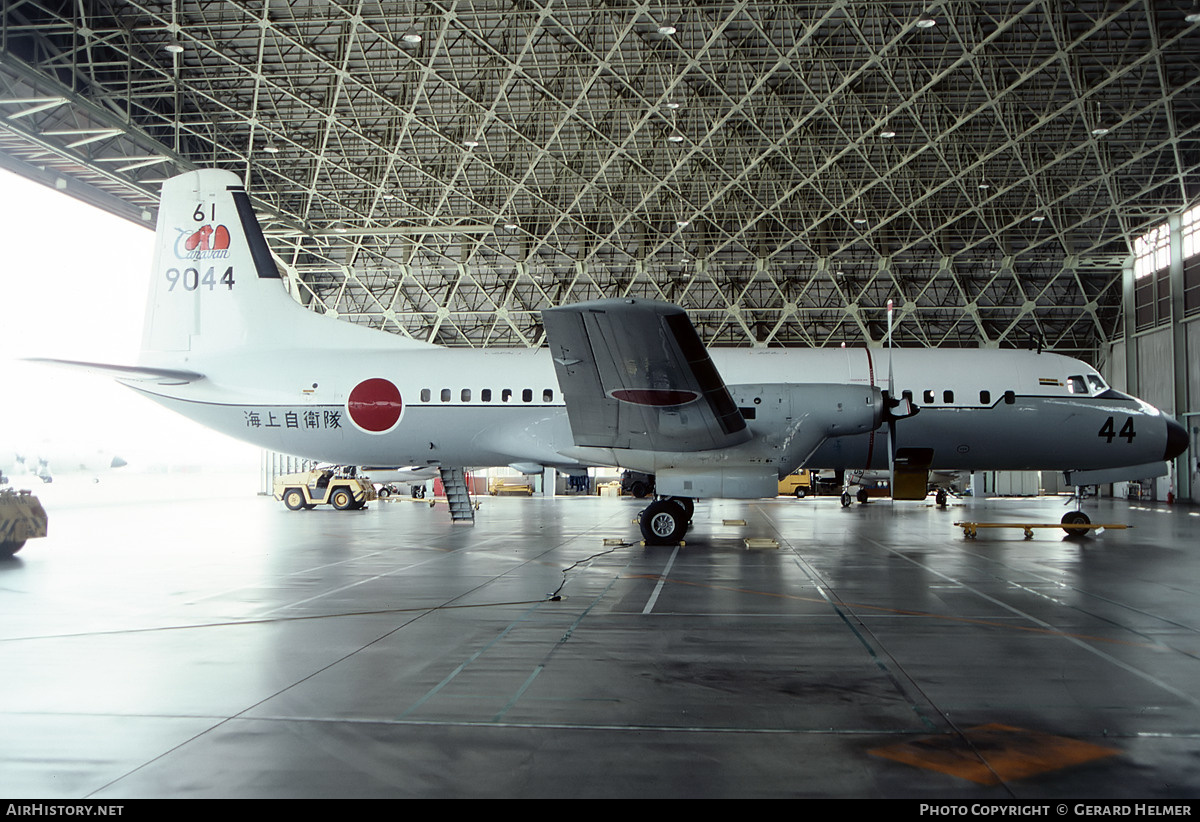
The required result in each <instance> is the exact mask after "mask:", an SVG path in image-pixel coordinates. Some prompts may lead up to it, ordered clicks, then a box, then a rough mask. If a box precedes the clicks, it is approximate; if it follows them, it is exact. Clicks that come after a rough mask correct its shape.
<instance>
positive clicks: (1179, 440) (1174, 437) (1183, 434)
mask: <svg viewBox="0 0 1200 822" xmlns="http://www.w3.org/2000/svg"><path fill="white" fill-rule="evenodd" d="M1187 447H1188V435H1187V429H1186V428H1184V427H1183V426H1182V425H1180V424H1179V423H1178V422H1176V421H1175V420H1173V419H1171V418H1170V417H1167V449H1166V451H1165V452H1164V453H1163V459H1164V460H1173V459H1175V458H1176V457H1178V456H1179V455H1180V454H1182V453H1183V452H1184V451H1186V450H1187Z"/></svg>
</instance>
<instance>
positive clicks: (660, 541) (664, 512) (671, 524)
mask: <svg viewBox="0 0 1200 822" xmlns="http://www.w3.org/2000/svg"><path fill="white" fill-rule="evenodd" d="M684 513H685V512H684V509H683V507H682V506H680V505H678V504H677V503H676V502H675V500H671V499H665V500H655V501H654V502H652V503H650V504H649V505H647V506H646V509H645V510H644V511H642V516H641V518H640V521H639V523H638V524H639V525H640V526H641V529H642V537H643V539H645V540H646V544H647V545H675V544H677V543H678V542H679V541H680V540H681V539H683V535H684V534H685V533H687V526H688V522H690V520H691V518H690V517H687V516H685V515H684Z"/></svg>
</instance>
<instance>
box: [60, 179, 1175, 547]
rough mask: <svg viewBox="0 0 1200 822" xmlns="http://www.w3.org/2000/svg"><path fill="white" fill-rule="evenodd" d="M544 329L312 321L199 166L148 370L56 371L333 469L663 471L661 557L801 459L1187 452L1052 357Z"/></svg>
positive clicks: (612, 311)
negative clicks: (522, 339)
mask: <svg viewBox="0 0 1200 822" xmlns="http://www.w3.org/2000/svg"><path fill="white" fill-rule="evenodd" d="M542 316H543V323H544V326H545V330H546V336H547V339H548V341H549V347H548V349H538V350H533V349H529V350H515V349H480V350H475V349H467V350H464V349H448V348H443V347H440V346H437V345H433V344H430V343H425V342H420V341H416V340H412V339H409V338H406V337H402V336H399V335H395V334H390V333H387V332H384V331H379V330H375V329H371V328H367V327H363V326H358V325H353V324H351V323H348V322H344V321H340V320H337V319H335V318H332V317H324V316H320V315H318V314H316V313H314V312H312V311H310V310H308V309H306V308H304V307H303V306H301V305H300V304H299V303H298V302H296V300H295V299H293V297H292V296H291V295H290V294H289V293H288V291H287V289H286V288H285V285H284V283H283V280H282V278H281V275H280V273H279V270H278V268H277V266H276V263H275V261H274V258H273V257H272V255H271V252H270V250H269V248H268V246H267V243H266V240H265V239H264V237H263V233H262V230H261V228H260V227H259V224H258V220H257V218H256V217H255V215H254V212H253V209H252V207H251V203H250V198H249V196H248V195H247V193H246V191H245V189H244V188H243V186H242V182H241V180H240V179H239V178H238V177H237V175H235V174H233V173H231V172H228V171H221V170H212V169H210V170H199V171H191V172H188V173H185V174H182V175H180V176H177V177H174V178H172V179H170V180H168V181H166V182H165V183H164V184H163V189H162V205H161V209H160V211H159V215H158V225H157V235H156V249H155V255H154V271H153V281H152V285H151V293H150V296H149V302H148V306H147V312H146V326H145V331H144V336H143V342H142V351H141V355H140V362H138V363H137V364H136V365H112V364H98V363H85V362H74V361H71V362H68V361H51V362H57V363H59V364H64V365H74V366H79V367H85V368H88V369H91V370H93V371H100V372H103V373H107V374H109V375H111V376H113V377H115V378H117V379H118V380H119V381H120V382H121V383H123V384H125V385H127V386H129V387H131V388H133V389H135V390H136V391H138V392H140V393H142V394H144V395H145V396H147V397H149V398H150V399H152V400H154V401H156V402H159V403H161V404H163V405H165V406H167V407H168V408H171V409H173V410H175V411H177V412H179V413H180V414H183V415H184V416H186V417H190V418H191V419H193V420H195V421H197V422H199V423H201V424H203V425H206V426H208V427H210V428H214V429H216V430H218V431H222V432H224V433H226V434H229V435H232V436H234V437H237V438H239V439H242V440H246V441H249V442H251V443H254V444H256V445H259V446H261V447H263V448H268V449H272V450H275V451H280V452H284V453H288V454H293V455H297V456H302V457H308V458H312V459H316V460H321V461H325V462H331V463H337V464H344V465H396V466H415V467H431V466H437V467H439V468H441V469H443V470H445V469H447V468H450V467H455V468H462V467H489V466H513V467H515V468H517V469H518V470H522V471H524V472H526V473H534V472H540V471H541V470H543V469H544V468H547V467H550V468H555V469H558V470H560V471H563V472H566V473H571V474H578V473H581V472H583V471H585V470H586V469H587V468H588V467H590V466H611V467H619V468H624V469H631V470H635V471H641V472H645V473H648V474H653V475H654V476H655V480H656V486H657V494H658V496H657V497H656V498H655V500H654V501H653V502H651V503H650V504H649V506H648V507H647V508H646V509H645V510H644V511H643V512H642V515H641V518H640V526H641V531H642V535H643V537H644V538H645V539H646V541H647V542H648V543H657V544H665V543H675V542H678V541H679V540H680V538H681V537H682V536H683V534H684V533H685V532H686V530H687V528H688V526H689V524H690V522H691V518H692V515H693V510H694V508H693V506H694V501H695V500H697V499H704V498H715V497H723V498H737V499H757V498H763V497H774V496H775V495H776V491H777V483H778V480H779V479H780V477H783V476H786V475H788V474H790V473H792V472H793V471H795V470H796V469H798V468H800V467H804V466H812V467H816V468H823V469H830V468H832V469H843V470H849V471H853V470H885V471H888V472H890V474H891V476H892V485H891V487H892V489H893V496H894V497H896V498H913V499H919V498H924V496H925V494H926V492H927V486H926V482H927V478H928V473H929V471H930V469H932V468H937V469H939V470H943V471H1019V470H1060V471H1064V472H1065V473H1066V476H1067V482H1068V484H1070V485H1075V486H1082V485H1092V484H1098V483H1106V482H1114V481H1118V480H1124V479H1132V478H1141V477H1151V476H1161V475H1163V474H1164V473H1165V472H1166V466H1165V465H1164V462H1165V461H1166V460H1170V459H1172V458H1174V457H1175V456H1177V455H1178V454H1180V453H1182V452H1183V450H1184V449H1185V448H1186V445H1187V435H1186V432H1185V430H1184V428H1183V427H1182V426H1181V425H1180V424H1179V423H1178V422H1176V421H1175V420H1173V419H1171V418H1170V417H1169V416H1167V415H1165V414H1163V413H1162V412H1161V411H1159V410H1158V409H1157V408H1154V407H1153V406H1151V405H1149V404H1148V403H1145V402H1143V401H1141V400H1139V399H1137V398H1135V397H1131V396H1128V395H1126V394H1123V393H1121V392H1120V391H1116V390H1114V389H1112V388H1110V387H1109V386H1108V385H1107V384H1106V383H1105V382H1104V380H1103V379H1102V378H1101V376H1100V375H1099V373H1097V372H1096V370H1095V369H1093V368H1092V367H1090V366H1088V365H1086V364H1085V363H1083V362H1080V361H1078V360H1075V359H1071V358H1068V357H1064V356H1060V355H1056V354H1052V353H1037V352H1034V351H1020V350H918V349H895V350H890V346H889V350H883V349H875V350H872V349H866V348H863V349H819V350H799V349H713V350H706V349H705V347H704V346H703V345H702V344H701V341H700V338H699V336H698V335H697V333H696V330H695V329H694V327H693V326H692V323H691V321H690V320H689V319H688V316H687V314H686V313H685V312H684V310H683V309H681V308H679V307H678V306H674V305H670V304H666V303H660V302H653V301H648V300H642V299H608V300H598V301H593V302H585V303H579V304H574V305H564V306H561V307H556V308H552V309H547V310H545V311H544V312H543V314H542ZM1068 518H1070V521H1071V522H1081V523H1085V522H1087V518H1086V515H1084V514H1083V512H1082V511H1073V512H1070V513H1068V515H1067V517H1065V518H1064V522H1067V521H1068ZM1080 518H1082V519H1080Z"/></svg>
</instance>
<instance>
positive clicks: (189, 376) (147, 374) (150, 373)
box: [25, 357, 204, 385]
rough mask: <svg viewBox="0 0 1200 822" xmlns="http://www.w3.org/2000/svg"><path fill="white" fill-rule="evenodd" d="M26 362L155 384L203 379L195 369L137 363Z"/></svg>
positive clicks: (38, 358) (31, 358)
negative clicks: (150, 366) (147, 365)
mask: <svg viewBox="0 0 1200 822" xmlns="http://www.w3.org/2000/svg"><path fill="white" fill-rule="evenodd" d="M25 361H26V362H36V363H42V364H44V365H62V366H65V367H67V368H77V369H80V370H83V371H90V372H91V373H93V374H100V375H102V376H105V377H112V378H113V379H117V380H126V381H130V382H151V383H155V384H156V385H184V384H186V383H189V382H196V381H197V380H202V379H204V375H203V374H199V373H197V372H195V371H183V370H180V369H176V368H149V367H146V366H139V365H113V364H111V363H101V362H81V361H79V360H54V359H46V358H43V357H30V358H29V359H27V360H25Z"/></svg>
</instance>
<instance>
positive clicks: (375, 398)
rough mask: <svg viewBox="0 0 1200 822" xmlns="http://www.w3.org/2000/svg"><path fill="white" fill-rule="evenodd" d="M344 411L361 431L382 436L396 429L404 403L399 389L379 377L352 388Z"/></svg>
mask: <svg viewBox="0 0 1200 822" xmlns="http://www.w3.org/2000/svg"><path fill="white" fill-rule="evenodd" d="M346 411H347V412H348V413H349V414H350V419H351V420H353V421H354V424H355V425H357V426H358V427H359V428H361V429H362V430H364V431H366V432H368V433H371V434H382V433H384V432H385V431H390V430H392V429H393V428H395V427H396V423H398V422H399V421H400V414H401V412H402V411H404V403H403V402H402V401H401V399H400V389H399V388H397V387H396V386H394V385H392V384H391V383H390V382H388V381H387V380H385V379H383V378H381V377H374V378H372V379H369V380H363V381H362V382H360V383H359V384H358V385H356V386H354V389H353V390H352V391H351V392H350V399H348V400H347V401H346Z"/></svg>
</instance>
